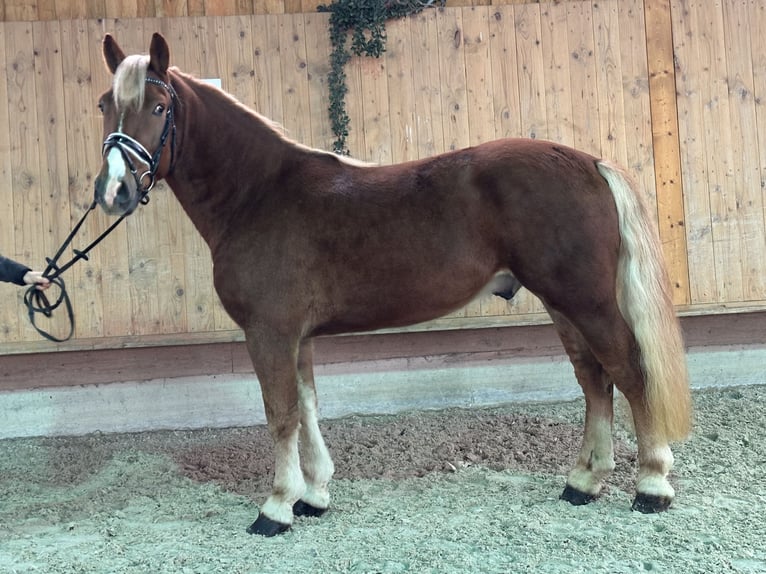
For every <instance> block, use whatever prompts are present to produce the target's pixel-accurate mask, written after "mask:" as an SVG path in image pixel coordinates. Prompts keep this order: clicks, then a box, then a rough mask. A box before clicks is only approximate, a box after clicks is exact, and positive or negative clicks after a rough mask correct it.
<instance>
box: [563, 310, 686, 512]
mask: <svg viewBox="0 0 766 574" xmlns="http://www.w3.org/2000/svg"><path fill="white" fill-rule="evenodd" d="M590 308H591V309H595V308H599V309H600V311H599V312H591V313H585V312H583V311H572V312H568V313H567V318H568V320H569V321H570V322H571V323H572V325H574V326H575V328H576V329H577V330H578V331H579V332H580V334H581V335H582V337H583V339H584V341H585V342H586V343H587V345H588V348H589V349H590V351H591V352H592V354H593V356H594V357H595V359H596V360H597V361H598V363H599V364H600V365H601V368H603V372H604V374H605V375H606V376H607V377H608V378H609V380H611V381H612V382H613V383H614V384H615V386H616V387H617V388H618V389H619V390H620V392H622V394H623V395H624V396H625V398H626V399H627V400H628V402H629V403H630V408H631V412H632V414H633V423H634V427H635V431H636V440H637V443H638V479H637V482H636V496H635V498H634V501H633V509H634V510H639V511H641V512H644V513H653V512H661V511H663V510H666V509H667V508H668V507H669V506H670V504H671V502H672V500H673V498H674V496H675V492H674V490H673V487H672V486H671V484H670V483H669V482H668V480H667V475H668V473H669V472H670V469H671V467H672V465H673V454H672V452H671V450H670V446H669V445H668V439H667V437H666V436H664V435H663V434H662V433H661V432H658V430H657V426H656V421H655V418H654V417H653V416H652V412H651V411H650V407H649V405H648V403H647V401H646V398H645V386H646V383H645V380H644V374H643V371H642V368H641V362H640V358H639V357H640V353H639V350H638V346H637V343H636V340H635V338H634V337H633V334H632V333H631V331H630V329H629V328H628V325H627V324H626V322H625V320H624V319H623V317H622V315H621V314H620V312H619V310H618V309H617V305H616V302H615V303H614V304H611V305H610V304H604V305H602V306H599V307H590ZM575 368H576V369H577V367H575ZM578 378H579V377H578ZM586 401H587V392H586ZM581 456H582V454H581ZM578 463H579V462H578Z"/></svg>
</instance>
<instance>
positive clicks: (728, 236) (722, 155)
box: [690, 4, 743, 302]
mask: <svg viewBox="0 0 766 574" xmlns="http://www.w3.org/2000/svg"><path fill="white" fill-rule="evenodd" d="M690 15H691V20H692V23H693V25H695V26H696V28H697V30H699V32H698V36H697V40H698V41H699V42H700V49H699V63H698V67H697V68H696V73H697V74H699V75H700V76H702V77H703V78H706V81H704V82H703V83H702V84H701V86H702V98H703V100H702V101H703V105H704V106H705V110H704V112H703V114H702V126H703V129H704V134H705V155H706V159H707V162H706V165H707V176H708V182H709V187H708V191H709V194H710V212H711V220H712V231H713V254H714V260H715V279H716V287H717V294H716V300H717V301H719V302H723V301H742V298H743V291H742V273H741V264H740V260H741V255H742V252H741V245H740V241H741V236H740V232H739V229H738V221H737V218H736V211H737V208H736V195H735V193H734V189H733V188H732V186H731V184H730V182H731V177H732V175H733V162H734V157H733V155H734V151H733V142H732V136H731V126H730V123H729V122H730V110H729V87H728V79H727V65H726V38H725V32H724V22H723V9H722V6H721V5H720V4H706V5H705V9H701V8H697V9H696V10H695V9H692V10H691V12H690Z"/></svg>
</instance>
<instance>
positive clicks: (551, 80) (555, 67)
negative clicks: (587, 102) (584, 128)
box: [540, 2, 574, 146]
mask: <svg viewBox="0 0 766 574" xmlns="http://www.w3.org/2000/svg"><path fill="white" fill-rule="evenodd" d="M540 9H541V12H540V31H541V47H542V52H543V63H544V72H545V117H546V119H547V124H548V139H550V140H551V141H555V142H559V143H563V144H566V145H570V146H571V145H574V126H573V123H572V100H571V98H570V87H569V78H570V76H571V71H570V69H569V61H570V60H571V54H570V53H569V42H568V40H567V7H566V4H561V3H556V2H551V3H548V4H544V5H541V6H540Z"/></svg>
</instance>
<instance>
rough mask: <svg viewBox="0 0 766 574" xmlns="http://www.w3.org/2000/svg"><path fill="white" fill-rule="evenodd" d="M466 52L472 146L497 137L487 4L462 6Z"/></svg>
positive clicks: (470, 140) (464, 50) (469, 130)
mask: <svg viewBox="0 0 766 574" xmlns="http://www.w3.org/2000/svg"><path fill="white" fill-rule="evenodd" d="M462 16H463V55H464V58H465V70H466V100H467V105H468V128H469V129H468V133H469V138H468V140H469V142H470V145H477V144H480V143H483V142H487V141H491V140H493V139H495V127H494V125H493V120H494V116H495V109H494V105H493V104H494V102H493V101H492V93H491V90H492V63H491V61H490V57H489V38H490V33H489V10H488V9H487V8H486V6H478V7H477V6H472V7H470V8H463V9H462Z"/></svg>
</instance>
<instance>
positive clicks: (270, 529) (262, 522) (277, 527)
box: [247, 514, 290, 537]
mask: <svg viewBox="0 0 766 574" xmlns="http://www.w3.org/2000/svg"><path fill="white" fill-rule="evenodd" d="M289 529H290V525H289V524H282V523H281V522H277V521H276V520H272V519H271V518H268V517H267V516H265V515H263V514H259V515H258V519H257V520H256V521H255V522H253V523H252V524H251V525H250V528H248V529H247V533H248V534H258V535H260V536H266V537H271V536H276V535H277V534H282V533H283V532H287V531H288V530H289Z"/></svg>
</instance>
